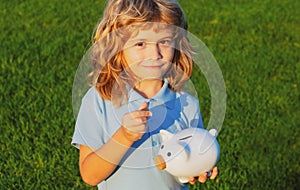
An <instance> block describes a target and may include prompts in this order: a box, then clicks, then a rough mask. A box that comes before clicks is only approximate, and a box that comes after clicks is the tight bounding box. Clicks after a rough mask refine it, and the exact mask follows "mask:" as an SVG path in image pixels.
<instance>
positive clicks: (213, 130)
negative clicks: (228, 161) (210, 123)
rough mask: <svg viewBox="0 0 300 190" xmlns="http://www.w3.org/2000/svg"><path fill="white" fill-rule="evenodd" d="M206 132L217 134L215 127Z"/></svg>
mask: <svg viewBox="0 0 300 190" xmlns="http://www.w3.org/2000/svg"><path fill="white" fill-rule="evenodd" d="M208 132H209V133H210V134H211V135H212V136H215V137H216V136H217V135H218V131H217V130H216V129H210V130H209V131H208Z"/></svg>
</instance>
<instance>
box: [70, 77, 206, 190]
mask: <svg viewBox="0 0 300 190" xmlns="http://www.w3.org/2000/svg"><path fill="white" fill-rule="evenodd" d="M145 101H146V102H148V109H149V110H150V111H151V112H152V116H151V117H149V119H148V127H147V132H146V133H145V134H144V135H143V137H142V138H141V139H140V140H138V141H136V142H135V143H134V144H133V145H132V146H131V148H130V149H129V150H128V152H127V154H126V155H125V156H124V158H123V159H122V161H121V162H120V163H119V164H118V165H119V167H118V169H117V170H116V171H115V172H114V173H113V175H111V176H110V177H109V178H108V179H106V180H104V181H103V182H101V183H100V184H98V187H99V189H101V190H120V189H122V190H140V189H142V190H153V189H157V190H185V189H188V188H187V187H186V186H185V185H184V184H180V183H179V182H178V181H177V179H176V178H175V177H173V176H172V175H170V174H169V173H167V172H166V171H164V170H163V171H161V170H159V169H157V168H156V166H155V163H154V159H153V158H154V156H155V155H156V154H157V152H158V148H159V147H160V142H161V139H160V135H159V131H160V130H161V129H165V130H168V131H169V132H172V133H176V132H178V131H180V130H182V129H184V128H188V127H198V128H203V123H202V118H201V114H200V109H199V104H198V100H197V99H196V98H194V97H193V96H191V95H189V94H188V93H184V92H176V93H175V92H173V91H171V90H170V89H169V88H168V82H167V81H165V82H164V85H163V87H162V88H161V90H160V91H159V92H158V93H157V94H156V95H155V96H154V97H153V98H150V99H146V98H144V97H143V96H141V95H140V94H139V93H138V92H136V91H135V90H133V89H128V101H127V103H126V104H124V105H122V106H120V107H116V106H114V105H113V104H112V102H111V101H107V100H104V99H103V98H102V97H101V96H100V95H99V93H98V92H97V90H96V89H95V88H94V87H92V88H90V89H89V90H88V92H87V93H86V94H85V96H84V98H83V99H82V103H81V107H80V110H79V114H78V117H77V120H76V125H75V131H74V135H73V139H72V144H73V145H74V146H76V147H77V148H79V145H80V144H82V145H85V146H89V147H92V148H94V149H98V148H100V147H101V146H102V145H103V144H105V143H106V142H107V141H108V140H109V139H110V138H111V136H112V135H113V134H114V133H115V132H116V130H117V129H118V128H119V127H120V126H121V122H122V117H123V115H124V114H125V113H128V112H132V111H135V110H137V109H138V108H139V107H140V105H141V104H142V103H143V102H145ZM112 151H114V150H112ZM99 170H101V168H99Z"/></svg>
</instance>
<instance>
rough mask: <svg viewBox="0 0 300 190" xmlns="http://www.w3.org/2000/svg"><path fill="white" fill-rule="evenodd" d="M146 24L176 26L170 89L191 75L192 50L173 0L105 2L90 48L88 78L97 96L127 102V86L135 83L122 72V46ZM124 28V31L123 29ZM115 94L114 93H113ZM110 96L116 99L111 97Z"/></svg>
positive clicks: (176, 89) (168, 74)
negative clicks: (90, 68) (90, 71)
mask: <svg viewBox="0 0 300 190" xmlns="http://www.w3.org/2000/svg"><path fill="white" fill-rule="evenodd" d="M147 23H148V24H147ZM149 23H150V25H151V23H152V25H153V23H163V24H165V25H166V26H170V27H171V26H176V27H175V28H174V27H173V29H174V30H175V31H173V32H174V34H175V38H176V40H175V43H176V45H175V47H176V48H175V49H174V57H173V60H172V67H171V68H170V70H169V71H168V72H167V73H166V76H165V78H168V81H169V88H170V89H171V90H173V91H180V90H181V87H182V86H183V84H184V82H185V81H186V80H188V79H189V77H190V76H191V74H192V67H193V63H192V62H193V61H192V56H191V54H192V52H193V50H192V47H191V45H190V43H189V41H188V39H187V32H186V30H187V28H188V26H187V22H186V18H185V14H184V11H183V9H182V8H181V6H180V5H179V4H178V3H177V2H176V1H175V0H108V1H107V3H106V8H105V10H104V13H103V16H102V19H101V20H100V22H99V24H98V25H97V27H96V29H95V32H94V36H93V46H92V48H91V62H92V68H93V72H92V73H90V75H89V77H90V79H91V80H92V83H93V85H94V86H95V87H96V89H97V91H98V92H99V94H100V95H101V96H102V97H103V98H104V99H106V100H112V99H114V101H113V103H114V104H117V105H121V104H122V103H125V102H126V101H127V91H126V90H127V89H126V86H127V85H132V84H134V81H132V76H127V74H126V72H124V70H125V68H126V63H125V61H124V59H123V51H122V49H123V48H124V47H123V46H124V44H125V43H126V41H127V40H128V39H129V37H131V36H132V35H133V33H138V31H139V30H137V26H138V27H139V29H140V28H141V27H140V26H141V25H143V27H142V28H145V27H147V26H148V27H149ZM124 27H126V29H123V30H122V28H124ZM112 92H113V93H114V94H113V93H112ZM112 96H115V97H114V98H112Z"/></svg>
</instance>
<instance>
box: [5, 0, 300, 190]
mask: <svg viewBox="0 0 300 190" xmlns="http://www.w3.org/2000/svg"><path fill="white" fill-rule="evenodd" d="M179 2H180V3H181V5H182V7H183V8H184V10H185V11H186V15H187V19H188V21H189V30H190V32H191V33H193V34H194V35H196V36H197V37H198V38H199V39H201V40H202V41H203V42H204V43H205V44H206V45H207V46H208V48H209V49H210V50H211V52H212V53H213V55H214V57H215V59H216V60H217V62H218V63H219V67H220V69H221V70H222V73H223V77H224V81H225V84H226V92H227V107H226V117H225V120H224V123H223V126H222V130H221V131H220V134H219V136H218V141H219V143H220V146H221V157H220V160H219V163H218V168H219V171H220V173H219V175H218V177H217V179H216V180H213V181H208V182H207V183H205V184H200V183H197V184H196V185H194V186H190V189H192V190H196V189H225V190H227V189H228V190H231V189H249V190H253V189H254V190H256V189H257V190H260V189H271V190H272V189H285V190H296V189H297V187H298V186H299V185H300V182H299V176H300V161H299V157H300V128H299V127H300V119H299V116H300V35H299V34H300V11H299V7H300V1H296V0H264V1H258V0H253V1H246V0H230V1H223V2H221V1H217V0H193V1H191V0H180V1H179ZM103 6H104V1H103V0H93V1H92V0H91V1H75V0H66V1H60V0H51V1H46V0H27V1H24V0H3V1H2V2H1V4H0V28H1V35H0V41H1V43H0V63H1V68H0V74H1V75H0V82H1V86H0V93H1V96H0V98H1V99H0V100H1V101H0V102H1V107H0V111H1V112H0V113H1V115H0V122H1V125H0V131H1V138H0V150H1V154H0V187H1V188H0V189H95V188H93V187H90V186H88V185H86V184H84V182H83V181H82V180H81V178H80V174H79V170H78V150H76V149H75V148H74V147H72V146H71V144H70V142H71V138H72V134H73V130H74V124H75V120H74V117H73V111H72V85H73V80H74V76H75V73H76V69H77V67H78V65H79V63H80V60H81V58H82V56H83V55H84V53H85V51H86V50H87V49H88V47H89V43H90V40H91V36H92V33H93V30H94V27H95V26H96V24H97V21H98V20H99V18H100V17H101V14H102V10H103ZM192 81H193V83H194V85H195V87H196V89H197V93H198V96H199V100H200V105H201V110H202V115H203V119H204V123H205V125H207V123H208V120H209V117H210V113H211V110H210V104H211V97H210V91H209V86H208V84H207V81H206V79H205V77H204V76H203V74H202V73H201V71H200V70H199V68H197V67H196V68H195V71H194V73H193V77H192Z"/></svg>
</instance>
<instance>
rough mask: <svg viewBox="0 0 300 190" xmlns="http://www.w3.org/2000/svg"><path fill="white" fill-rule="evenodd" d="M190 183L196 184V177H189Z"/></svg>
mask: <svg viewBox="0 0 300 190" xmlns="http://www.w3.org/2000/svg"><path fill="white" fill-rule="evenodd" d="M189 183H190V184H192V185H194V184H195V183H196V178H194V177H190V178H189Z"/></svg>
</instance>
